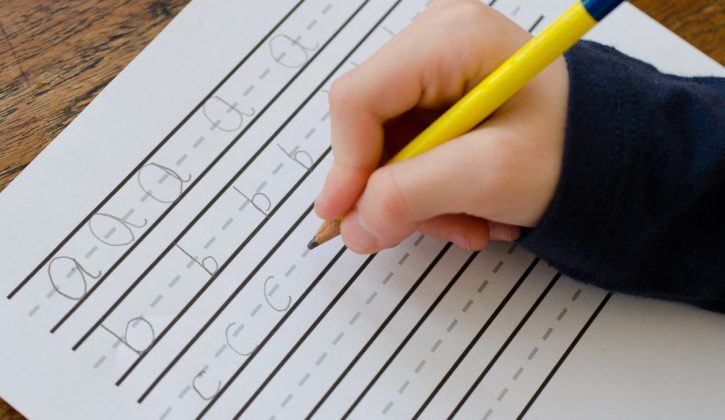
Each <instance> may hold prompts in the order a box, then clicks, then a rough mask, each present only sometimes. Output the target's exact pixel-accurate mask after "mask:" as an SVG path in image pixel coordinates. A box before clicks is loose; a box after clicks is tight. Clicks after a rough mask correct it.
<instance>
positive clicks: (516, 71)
mask: <svg viewBox="0 0 725 420" xmlns="http://www.w3.org/2000/svg"><path fill="white" fill-rule="evenodd" d="M620 3H622V0H581V1H577V2H576V4H574V5H573V6H572V7H571V8H569V10H567V11H566V12H565V13H564V14H563V15H562V16H560V17H559V18H558V19H556V20H555V21H554V22H552V23H551V25H549V26H548V27H547V28H546V29H545V30H544V31H543V32H541V34H539V35H538V36H536V37H534V38H532V39H531V40H529V42H527V43H526V44H525V45H524V46H523V47H521V49H519V50H518V51H517V52H516V53H515V54H514V55H512V56H511V57H510V58H509V59H508V60H506V61H505V62H504V63H503V64H502V65H501V66H500V67H499V68H498V69H496V70H495V71H494V72H493V73H491V74H490V75H488V76H487V77H486V78H485V79H484V80H483V81H481V82H480V83H479V84H478V85H476V87H474V88H473V89H471V91H470V92H468V93H467V94H466V95H465V96H464V97H463V98H461V99H460V100H459V101H458V102H456V103H455V105H453V106H452V107H451V108H450V109H449V110H448V111H446V112H445V113H444V114H443V115H441V116H440V117H439V118H438V119H437V120H436V121H434V122H433V124H431V125H430V126H429V127H428V128H426V129H425V130H424V131H423V132H422V133H420V134H419V135H418V136H417V137H416V138H415V139H413V141H411V142H410V143H409V144H408V145H407V146H405V147H404V148H403V149H402V150H401V151H400V152H398V154H396V155H395V156H393V158H392V159H391V160H390V161H388V164H390V163H395V162H400V161H402V160H405V159H408V158H411V157H413V156H416V155H419V154H421V153H423V152H426V151H428V150H430V149H432V148H434V147H436V146H439V145H441V144H443V143H445V142H447V141H450V140H452V139H454V138H456V137H458V136H460V135H462V134H465V133H467V132H468V131H470V130H472V129H474V128H475V127H476V126H478V125H479V124H480V123H481V122H482V121H483V120H485V119H486V118H488V116H490V115H491V114H492V113H493V112H494V111H496V109H498V108H499V107H500V106H501V105H503V104H504V103H505V102H506V101H508V100H509V99H510V98H511V97H512V96H513V95H514V94H516V92H518V91H519V90H521V88H523V87H524V86H525V85H526V84H527V83H528V82H529V81H531V79H533V78H534V77H535V76H536V75H537V74H539V73H540V72H541V71H542V70H543V69H544V68H546V67H547V66H548V65H549V64H551V63H552V62H553V61H554V60H555V59H556V58H557V57H559V56H561V55H562V54H564V52H566V51H567V50H568V49H569V48H571V47H572V46H573V45H574V44H575V43H576V42H577V41H579V39H581V37H582V36H584V34H586V33H587V32H588V31H589V30H590V29H592V28H593V27H594V26H595V25H596V24H597V22H598V21H600V20H602V19H603V18H604V17H605V16H606V15H607V14H609V12H611V11H612V10H614V8H615V7H617V6H618V5H619V4H620ZM341 220H342V219H337V220H331V221H326V222H325V223H323V224H322V226H321V227H320V229H319V230H318V231H317V233H316V234H315V236H314V237H313V239H312V240H311V241H310V242H309V244H307V247H308V248H310V249H312V248H315V247H316V246H318V245H320V244H323V243H325V242H327V241H328V240H330V239H332V238H334V237H335V236H337V235H339V234H340V222H341Z"/></svg>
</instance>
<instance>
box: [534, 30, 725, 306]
mask: <svg viewBox="0 0 725 420" xmlns="http://www.w3.org/2000/svg"><path fill="white" fill-rule="evenodd" d="M566 59H567V65H568V69H569V78H570V92H569V111H568V117H567V119H568V121H567V130H566V140H565V146H564V159H563V166H562V173H561V178H560V180H559V185H558V187H557V191H556V193H555V196H554V199H553V201H552V203H551V204H550V207H549V209H548V210H547V212H546V214H545V215H544V217H543V218H542V220H541V222H540V223H539V225H538V226H537V227H536V228H535V229H533V230H532V231H529V232H527V233H526V234H525V235H524V236H523V237H522V239H521V240H520V242H521V243H522V244H523V245H524V246H526V247H527V248H529V249H530V250H532V251H533V252H535V253H536V254H538V255H540V256H541V257H542V258H544V259H545V260H547V261H548V262H549V263H550V264H552V265H553V266H554V267H556V268H557V269H559V270H561V271H562V272H563V273H565V274H567V275H569V276H571V277H573V278H575V279H579V280H582V281H586V282H590V283H592V284H595V285H598V286H601V287H604V288H607V289H610V290H614V291H621V292H625V293H632V294H637V295H642V296H650V297H656V298H663V299H672V300H678V301H681V302H687V303H691V304H695V305H698V306H700V307H703V308H706V309H710V310H714V311H718V312H725V79H720V78H714V77H702V78H683V77H676V76H672V75H666V74H662V73H660V72H659V71H657V70H656V69H655V68H654V67H652V66H651V65H649V64H646V63H643V62H641V61H638V60H635V59H633V58H630V57H628V56H626V55H624V54H622V53H619V52H618V51H616V50H614V49H612V48H609V47H605V46H602V45H599V44H596V43H592V42H581V43H579V44H578V45H577V46H575V47H574V48H573V49H572V50H571V51H570V52H569V53H567V55H566Z"/></svg>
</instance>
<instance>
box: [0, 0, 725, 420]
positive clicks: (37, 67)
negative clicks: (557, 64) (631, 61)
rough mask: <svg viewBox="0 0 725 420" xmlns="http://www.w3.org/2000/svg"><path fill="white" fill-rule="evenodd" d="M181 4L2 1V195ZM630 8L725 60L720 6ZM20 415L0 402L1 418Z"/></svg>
mask: <svg viewBox="0 0 725 420" xmlns="http://www.w3.org/2000/svg"><path fill="white" fill-rule="evenodd" d="M186 3H188V0H135V1H129V0H123V1H118V0H66V1H62V2H58V1H53V0H0V139H1V140H0V191H2V189H4V188H5V186H6V185H7V184H9V183H10V181H12V180H13V178H15V177H16V176H17V175H18V174H19V173H20V172H21V171H22V170H23V168H25V166H27V164H28V163H29V162H30V161H31V160H33V158H35V156H37V155H38V154H39V153H40V152H41V151H42V150H43V148H44V147H45V146H46V145H47V144H48V143H49V142H50V141H51V140H53V139H54V138H55V137H56V136H57V135H58V134H59V133H60V131H61V130H63V128H65V126H66V125H68V124H69V123H70V122H71V121H72V120H73V118H75V117H76V116H77V115H78V113H80V112H81V111H82V110H83V108H84V107H85V106H86V105H87V104H88V103H89V102H90V101H91V100H92V99H93V98H94V97H95V96H96V95H97V94H98V92H100V91H101V90H102V89H103V88H104V87H105V86H106V84H107V83H108V82H109V81H111V79H113V78H114V77H115V76H116V74H118V72H120V71H121V69H123V68H124V67H125V66H126V65H127V64H128V63H129V62H130V61H131V59H133V57H135V56H136V55H137V54H138V53H139V52H140V51H141V50H142V49H143V47H144V46H146V44H148V43H149V42H150V41H151V40H152V39H153V38H154V36H156V34H158V33H159V31H161V29H163V27H164V26H165V25H166V24H167V23H168V22H169V21H170V20H171V19H172V18H173V17H174V16H175V15H176V14H177V13H178V12H179V11H180V10H181V9H182V8H183V7H184V6H185V5H186ZM632 3H634V4H635V5H636V6H637V7H639V8H640V9H642V10H644V11H645V12H647V13H648V14H649V15H650V16H652V17H654V18H655V19H656V20H657V21H659V22H660V23H662V24H664V25H665V26H667V27H668V28H670V29H671V30H672V31H674V32H675V33H677V34H678V35H679V36H681V37H683V38H685V39H686V40H687V41H689V42H690V43H692V44H694V45H695V46H696V47H698V48H700V49H701V50H703V51H704V52H705V53H707V54H708V55H710V56H711V57H713V58H714V59H715V60H717V61H719V62H720V63H721V64H722V63H725V2H724V1H721V0H686V1H683V0H634V1H632ZM0 341H2V338H0ZM3 345H12V344H8V343H4V344H3ZM0 380H2V378H0ZM21 418H23V417H22V416H21V415H20V414H18V413H17V412H16V411H15V410H13V409H12V407H10V406H9V405H7V404H6V403H5V402H4V401H2V400H0V420H10V419H21Z"/></svg>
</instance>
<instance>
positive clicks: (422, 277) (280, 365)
mask: <svg viewBox="0 0 725 420" xmlns="http://www.w3.org/2000/svg"><path fill="white" fill-rule="evenodd" d="M450 248H451V243H447V244H446V245H444V246H443V248H442V249H441V250H440V251H439V252H438V254H437V255H436V256H435V258H434V259H433V261H431V263H430V264H428V266H427V267H426V268H425V270H423V272H422V273H421V274H420V276H418V279H417V280H416V281H415V282H414V283H413V285H411V287H410V289H408V291H407V292H406V293H405V295H404V296H403V298H402V299H401V300H400V301H399V302H398V304H397V305H396V306H395V307H394V308H393V310H392V311H391V312H390V314H388V316H387V317H386V318H385V320H384V321H383V322H382V323H381V324H380V326H379V327H378V328H377V330H376V331H375V332H374V333H373V335H372V336H371V337H370V339H368V341H367V343H365V345H364V346H363V347H362V349H361V350H360V351H359V352H358V354H357V355H356V356H355V358H354V359H353V362H357V360H359V359H360V357H362V355H363V354H364V353H365V351H366V350H367V349H368V348H369V347H370V346H371V345H372V343H373V342H374V341H375V339H377V337H378V336H379V335H380V333H381V332H382V331H383V330H384V329H385V327H386V326H387V325H388V324H389V323H390V321H391V320H392V319H393V318H394V317H395V315H396V314H397V313H398V311H400V309H401V308H402V307H403V305H404V304H405V303H406V302H407V301H408V299H409V298H410V296H412V294H413V293H414V292H415V291H416V290H417V289H418V287H419V286H420V285H421V284H422V283H423V280H425V279H426V278H427V277H428V275H429V274H430V273H431V271H433V269H434V268H435V267H436V266H437V265H438V263H439V262H440V260H441V259H442V258H443V256H444V255H445V254H446V252H448V250H449V249H450ZM345 291H347V289H345ZM343 294H344V292H343V293H341V294H338V295H337V296H335V300H334V301H333V302H331V304H330V305H328V306H327V308H325V310H324V311H323V312H322V313H320V315H319V316H318V318H317V319H316V320H315V322H314V323H313V324H312V325H311V326H310V328H308V329H307V331H305V334H304V335H303V336H302V337H300V339H299V340H298V341H297V342H296V343H295V345H294V346H293V347H292V348H291V349H290V350H289V352H287V354H286V355H285V357H284V358H283V359H282V361H280V362H279V363H278V364H277V366H276V367H275V368H274V370H273V371H272V372H271V373H270V374H269V375H267V377H266V378H265V380H264V381H263V382H262V384H261V385H260V386H259V387H258V388H257V390H256V391H255V392H254V394H252V396H251V397H250V398H249V399H248V400H247V401H246V403H244V405H243V406H242V408H241V409H239V411H238V412H237V414H236V415H235V416H234V418H235V419H237V418H239V417H240V416H241V415H242V414H244V412H245V411H246V410H247V409H248V408H249V407H250V406H251V405H252V403H253V402H254V401H255V400H256V398H257V397H258V396H259V395H260V394H261V393H262V391H264V389H265V388H266V387H267V385H268V384H269V382H271V381H272V379H274V377H275V376H276V375H277V373H278V372H279V371H280V370H282V368H283V367H284V365H285V364H286V363H287V361H289V359H290V358H292V356H293V355H294V354H295V352H296V351H297V349H299V347H300V346H302V344H304V342H305V341H306V340H307V337H309V335H310V334H311V333H312V331H314V330H315V329H316V328H317V325H319V324H320V323H321V322H322V321H323V320H324V318H325V317H326V316H327V314H328V313H329V312H330V311H331V310H332V308H334V306H335V305H336V304H337V301H338V300H339V298H342V295H343Z"/></svg>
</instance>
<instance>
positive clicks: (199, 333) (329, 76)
mask: <svg viewBox="0 0 725 420" xmlns="http://www.w3.org/2000/svg"><path fill="white" fill-rule="evenodd" d="M401 1H402V0H397V1H396V3H394V4H393V5H392V6H391V7H390V9H388V10H387V12H386V13H385V14H384V15H383V16H382V17H381V18H380V20H379V21H378V22H377V23H376V24H375V25H374V26H373V27H372V28H371V29H370V30H369V31H368V32H367V33H366V34H365V35H364V36H363V37H362V38H361V39H360V41H359V42H358V43H357V44H356V45H355V46H354V47H353V48H352V49H351V50H350V51H349V52H348V54H346V55H345V57H344V58H343V59H342V60H340V62H339V63H338V64H337V65H336V66H335V67H334V68H333V69H332V70H331V71H330V73H329V74H328V76H327V77H326V78H325V79H324V80H323V81H322V82H320V84H319V85H318V86H317V87H316V88H315V89H314V90H313V92H312V93H311V94H310V95H309V96H308V97H307V98H306V99H305V101H304V102H303V103H302V104H301V105H300V106H299V107H298V108H297V109H296V110H295V111H294V112H293V113H292V115H291V116H290V117H289V118H288V119H287V120H286V121H285V122H284V123H283V124H282V125H281V126H280V127H279V129H278V130H277V131H276V132H275V133H274V135H273V136H274V137H276V136H277V135H278V134H279V133H280V132H281V131H282V130H283V129H284V128H285V127H286V126H287V125H288V124H289V123H290V121H292V120H293V118H294V117H296V115H297V114H298V113H299V112H300V111H301V110H302V108H303V107H304V106H305V105H306V104H307V103H308V102H309V101H310V100H311V99H312V98H313V97H314V95H315V94H316V92H317V91H319V90H320V89H321V88H322V86H324V84H325V83H327V81H328V80H329V79H331V78H332V76H334V74H335V73H336V72H337V71H338V70H339V69H340V68H341V67H342V66H343V64H344V63H345V62H346V61H347V60H348V59H349V58H350V57H351V56H352V54H354V53H355V52H356V51H357V50H358V48H359V47H360V46H361V45H362V44H363V43H364V42H365V41H366V40H367V39H368V38H369V37H370V35H371V34H372V33H373V32H374V31H375V29H376V28H377V27H378V25H380V23H381V22H382V21H383V20H384V19H385V18H386V17H387V16H388V15H389V14H390V13H391V12H392V11H393V10H394V9H395V7H397V5H398V4H399V3H400V2H401ZM361 7H362V6H361ZM328 152H329V148H328ZM231 259H233V257H232V258H230V260H229V261H231ZM240 286H242V285H240ZM240 291H241V287H238V288H237V290H235V292H234V293H233V294H232V295H231V296H229V298H228V299H227V300H226V301H225V302H224V303H223V304H222V306H221V307H220V308H219V309H218V311H217V312H216V313H215V314H214V315H213V316H212V318H211V319H210V320H209V321H208V322H207V323H206V324H205V325H204V327H202V330H200V331H199V332H198V333H197V335H195V337H194V339H192V342H190V343H188V344H187V345H186V346H185V347H184V349H182V351H181V353H179V354H178V355H177V356H176V357H175V359H174V361H173V362H172V365H170V366H169V367H167V369H166V370H165V371H164V373H162V375H166V373H167V372H168V370H169V369H170V368H171V367H172V366H173V364H175V363H176V362H178V359H180V358H181V357H182V356H183V354H185V353H186V352H187V351H188V349H189V348H190V347H191V345H192V344H193V342H195V341H196V340H197V339H198V337H199V336H200V335H201V334H202V333H203V332H204V331H205V330H206V329H207V328H208V327H209V325H210V324H211V322H213V321H214V320H215V319H216V317H218V316H219V314H220V313H221V311H222V310H224V308H226V307H227V306H228V305H229V303H230V302H231V300H232V299H233V298H234V297H235V296H236V295H237V294H238V293H239V292H240ZM122 379H123V378H122ZM159 380H160V378H157V379H156V380H155V381H154V382H155V383H154V384H152V386H151V387H150V388H149V389H148V390H147V391H146V392H145V393H144V395H143V396H142V397H141V398H140V401H143V399H144V398H145V395H147V394H148V393H149V392H150V391H151V389H152V388H153V387H155V386H156V383H158V381H159Z"/></svg>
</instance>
